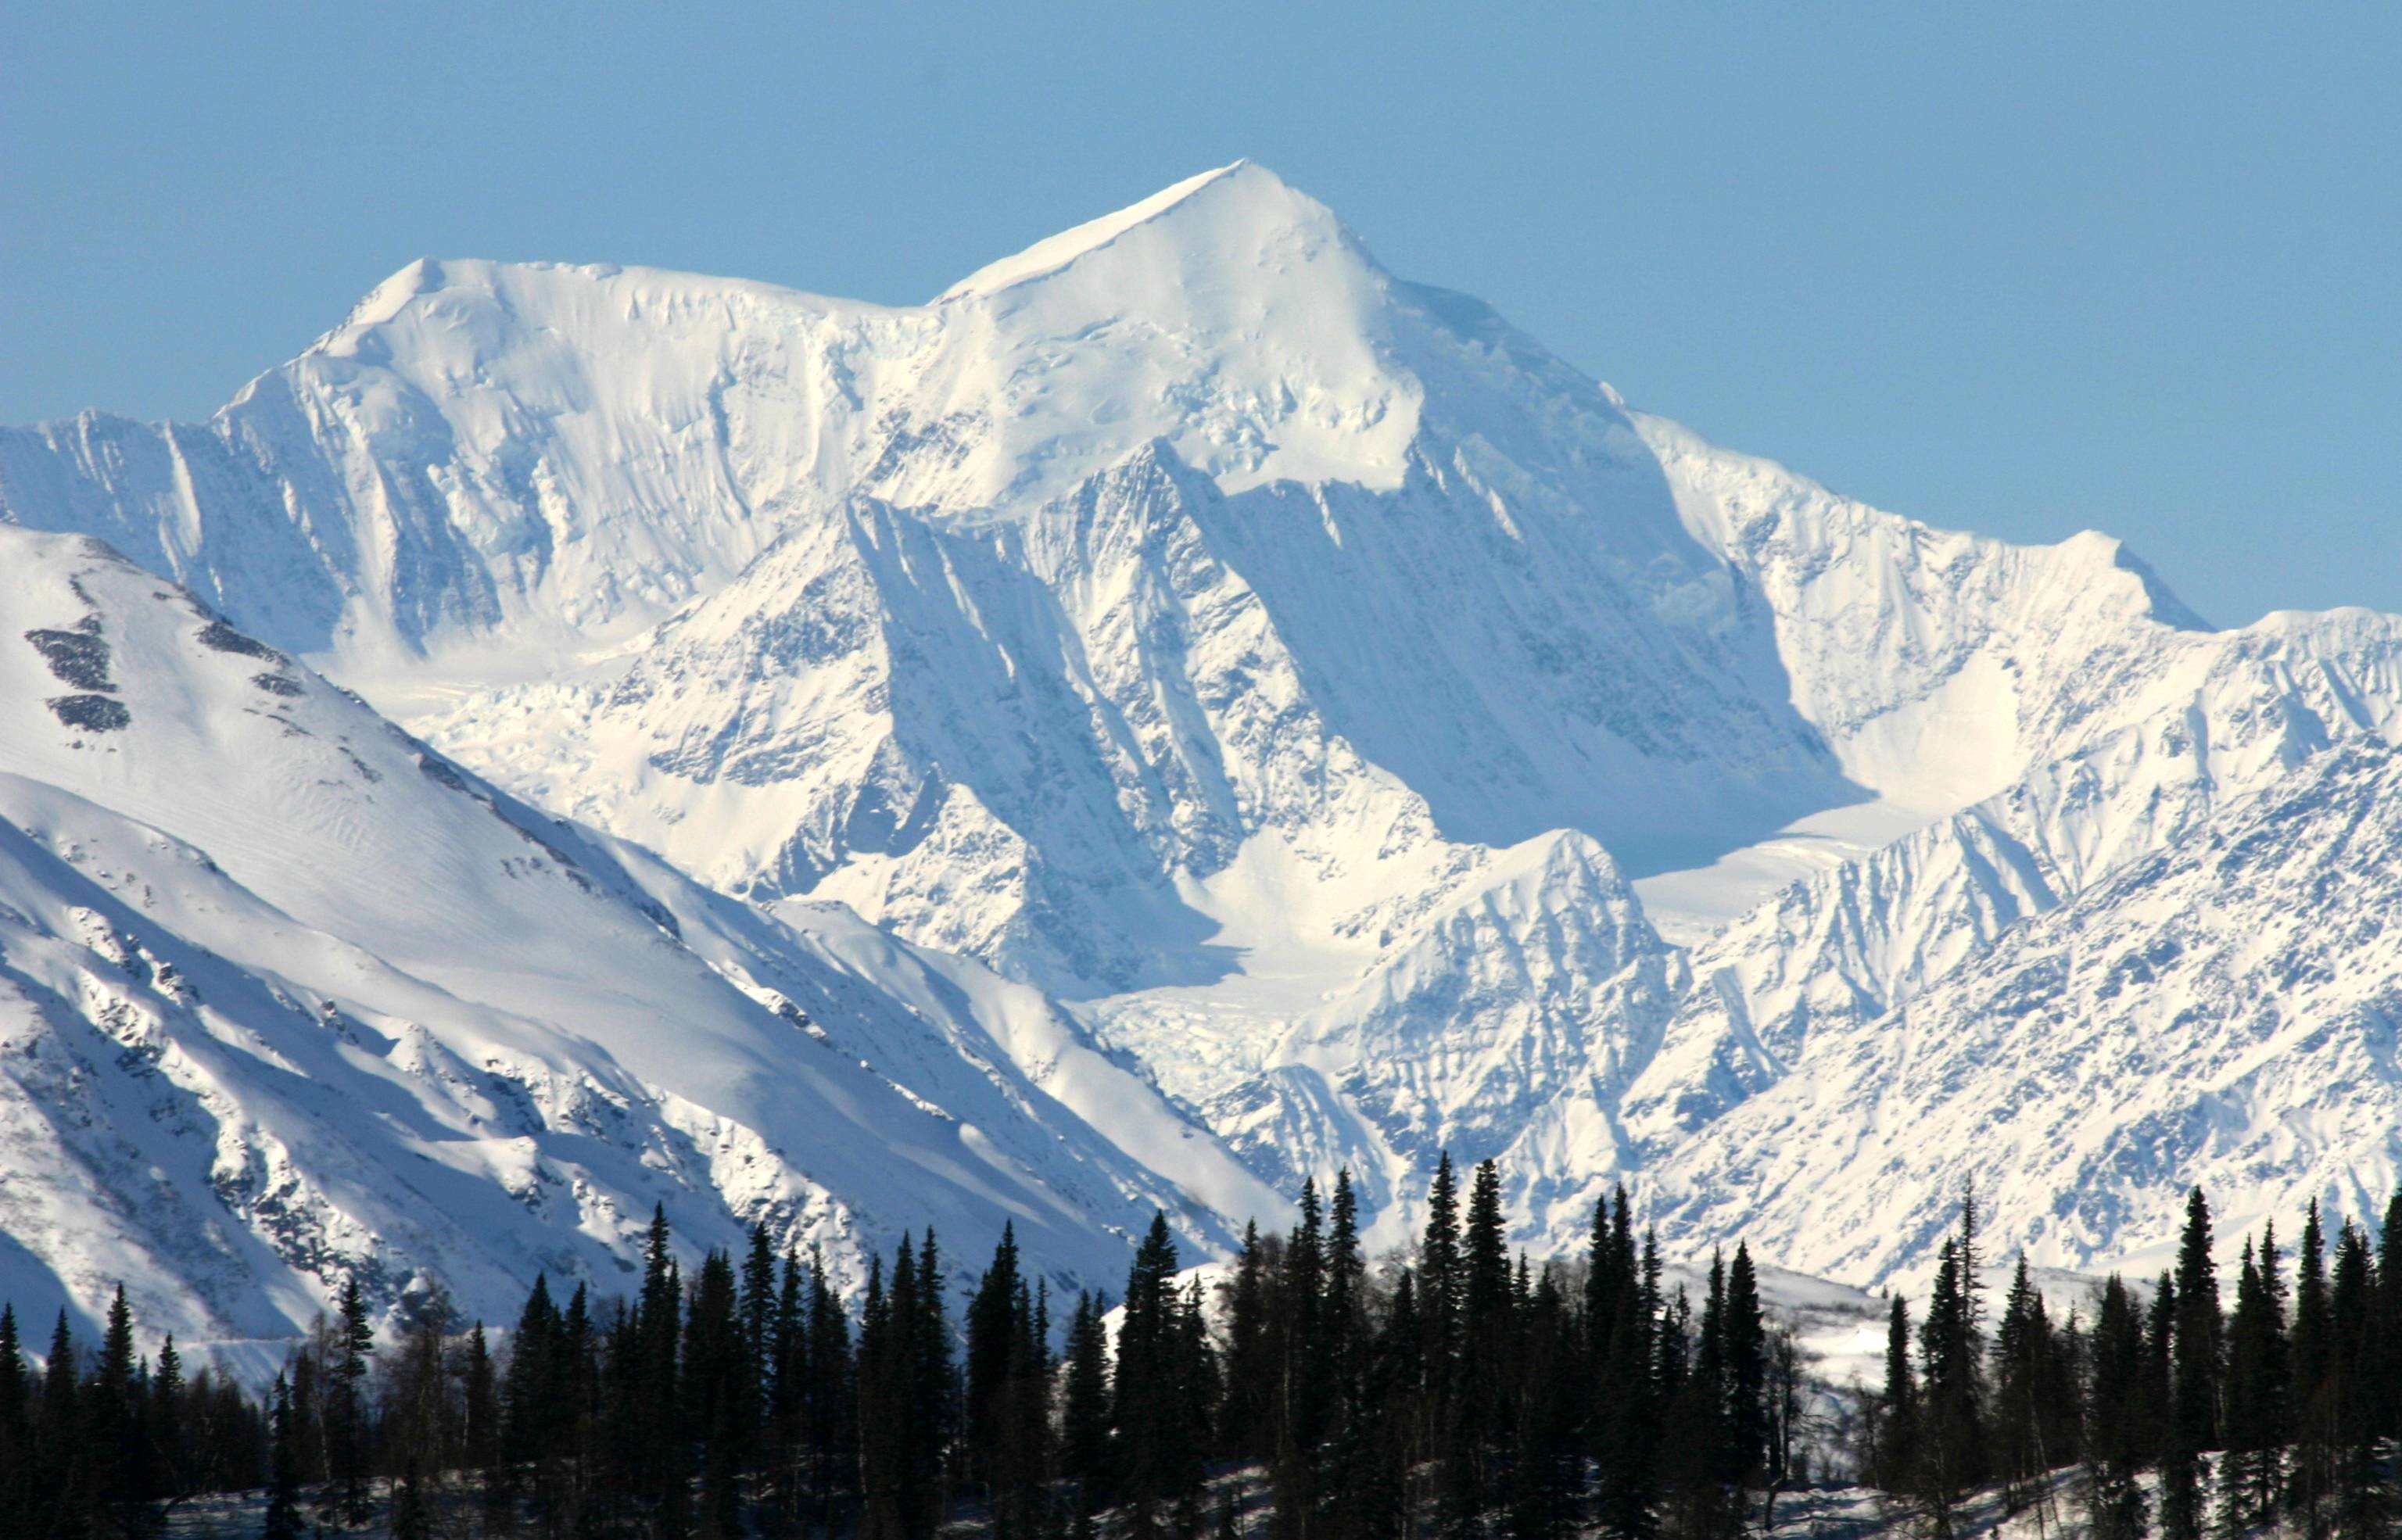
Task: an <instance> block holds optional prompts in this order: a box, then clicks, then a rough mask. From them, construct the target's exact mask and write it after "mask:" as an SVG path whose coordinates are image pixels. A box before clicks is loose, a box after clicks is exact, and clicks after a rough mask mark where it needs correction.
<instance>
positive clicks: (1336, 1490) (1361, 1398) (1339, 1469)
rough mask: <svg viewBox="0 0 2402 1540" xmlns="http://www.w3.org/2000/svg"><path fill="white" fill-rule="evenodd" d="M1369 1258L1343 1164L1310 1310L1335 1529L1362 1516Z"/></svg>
mask: <svg viewBox="0 0 2402 1540" xmlns="http://www.w3.org/2000/svg"><path fill="white" fill-rule="evenodd" d="M1367 1275H1368V1259H1367V1257H1366V1256H1365V1254H1363V1253H1362V1252H1361V1250H1360V1199H1359V1194H1358V1193H1357V1192H1355V1191H1354V1190H1353V1189H1352V1186H1351V1172H1350V1168H1349V1167H1347V1166H1346V1167H1345V1168H1344V1169H1342V1170H1340V1171H1338V1172H1336V1173H1335V1175H1334V1197H1333V1201H1332V1203H1331V1204H1330V1205H1329V1223H1328V1228H1327V1235H1326V1255H1325V1273H1324V1277H1325V1296H1324V1299H1323V1301H1322V1302H1321V1303H1320V1305H1319V1307H1318V1312H1317V1314H1318V1343H1319V1347H1318V1351H1319V1353H1320V1354H1321V1355H1322V1356H1323V1358H1324V1359H1325V1366H1326V1367H1325V1371H1324V1374H1323V1375H1322V1377H1321V1378H1322V1381H1323V1384H1322V1392H1321V1394H1322V1395H1323V1397H1324V1402H1323V1406H1322V1408H1321V1415H1322V1417H1323V1419H1324V1421H1323V1424H1322V1427H1321V1431H1320V1445H1321V1449H1322V1454H1321V1462H1322V1464H1323V1465H1324V1467H1325V1472H1326V1475H1325V1479H1324V1480H1322V1481H1321V1482H1320V1491H1321V1492H1322V1494H1323V1497H1324V1500H1325V1502H1326V1504H1327V1506H1328V1522H1329V1525H1330V1527H1331V1528H1332V1532H1333V1533H1335V1534H1338V1535H1342V1534H1350V1533H1358V1532H1359V1530H1360V1526H1361V1524H1362V1523H1363V1522H1364V1521H1365V1509H1366V1506H1367V1505H1368V1498H1367V1496H1366V1493H1365V1492H1363V1490H1362V1488H1363V1482H1364V1479H1365V1472H1366V1469H1367V1465H1368V1457H1369V1447H1370V1434H1369V1429H1368V1425H1367V1424H1368V1423H1369V1421H1370V1419H1371V1418H1372V1416H1373V1415H1374V1413H1373V1410H1372V1409H1371V1408H1370V1407H1369V1406H1368V1404H1367V1373H1368V1368H1369V1362H1370V1357H1371V1354H1372V1353H1373V1333H1372V1327H1371V1326H1370V1323H1369V1319H1368V1301H1367V1298H1366V1287H1367Z"/></svg>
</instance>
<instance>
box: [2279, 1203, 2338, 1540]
mask: <svg viewBox="0 0 2402 1540" xmlns="http://www.w3.org/2000/svg"><path fill="white" fill-rule="evenodd" d="M2292 1365H2293V1369H2292V1372H2293V1392H2292V1394H2293V1442H2292V1445H2291V1447H2290V1449H2289V1451H2288V1461H2289V1464H2290V1466H2291V1469H2290V1473H2289V1475H2288V1477H2287V1481H2288V1491H2289V1495H2288V1499H2287V1501H2288V1504H2289V1506H2291V1508H2292V1510H2293V1512H2294V1514H2295V1516H2296V1517H2297V1518H2298V1519H2299V1520H2300V1523H2301V1529H2302V1532H2303V1533H2305V1534H2306V1535H2310V1536H2312V1537H2313V1540H2315V1537H2317V1536H2320V1535H2323V1534H2325V1533H2326V1517H2327V1513H2328V1508H2327V1504H2328V1502H2329V1501H2330V1499H2331V1498H2332V1496H2333V1492H2334V1487H2335V1462H2336V1451H2337V1449H2338V1447H2339V1445H2340V1428H2339V1425H2338V1423H2339V1421H2340V1420H2339V1417H2338V1406H2337V1402H2338V1399H2339V1395H2340V1392H2339V1386H2338V1377H2337V1375H2336V1372H2335V1370H2336V1361H2335V1320H2334V1307H2333V1302H2332V1301H2331V1299H2329V1297H2328V1289H2327V1275H2326V1232H2325V1231H2324V1230H2323V1229H2322V1227H2321V1224H2320V1219H2319V1203H2318V1200H2317V1199H2316V1198H2312V1200H2311V1202H2310V1206H2309V1208H2308V1209H2307V1210H2306V1211H2305V1212H2304V1215H2303V1219H2302V1244H2301V1245H2300V1247H2299V1249H2298V1250H2297V1251H2296V1253H2295V1257H2294V1332H2293V1351H2292Z"/></svg>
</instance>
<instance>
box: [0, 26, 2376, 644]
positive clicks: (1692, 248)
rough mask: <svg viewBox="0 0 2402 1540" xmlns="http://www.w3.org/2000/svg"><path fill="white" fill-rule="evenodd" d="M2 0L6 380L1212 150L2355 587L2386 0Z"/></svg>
mask: <svg viewBox="0 0 2402 1540" xmlns="http://www.w3.org/2000/svg"><path fill="white" fill-rule="evenodd" d="M1485 8H1486V7H1464V6H1460V7H1427V6H1420V5H1413V4H1407V3H1403V0H1386V3H1384V4H1379V5H1374V6H1356V7H1353V6H1332V5H1306V6H1292V5H1269V6H1255V5H1250V4H1238V3H1232V0H1219V3H1215V4H1209V5H1178V4H1166V3H1163V4H1125V3H1123V0H1121V3H1118V4H1111V5H1100V6H1090V7H1086V6H1055V7H1035V6H1032V5H1007V6H1003V5H974V6H970V5H918V4H904V3H894V4H885V5H840V6H835V5H824V4H815V3H810V0H787V3H785V4H780V5H771V6H757V7H752V6H747V5H693V6H673V7H671V6H664V5H646V6H639V7H622V8H608V7H582V6H573V7H571V6H564V5H536V4H504V5H490V4H485V5H478V6H474V7H464V6H457V7H454V6H450V5H446V4H435V3H423V4H414V5H410V6H406V7H390V6H366V5H352V4H336V5H306V6H303V5H250V4H241V3H239V0H237V3H233V4H228V5H224V6H206V7H200V6H187V5H156V6H114V5H106V4H101V3H97V0H95V3H93V4H90V5H27V6H23V7H18V8H17V9H16V10H15V11H14V12H13V13H12V16H11V20H10V21H9V24H8V26H7V29H6V33H5V35H0V421H24V420H30V419H37V418H46V417H56V416H63V415H66V414H68V413H71V412H73V411H75V410H76V409H77V408H80V407H82V406H102V407H104V408H108V409H112V410H117V411H121V412H126V413H130V414H133V415H137V416H144V417H160V416H174V417H197V416H202V415H205V414H206V413H207V412H209V411H210V410H212V409H214V407H215V406H217V405H218V404H220V403H221V402H222V401H223V400H224V399H225V398H226V397H227V396H228V394H230V393H231V392H232V391H233V390H234V389H235V388H236V387H237V386H239V385H240V384H241V383H242V380H244V379H245V378H248V377H250V376H251V375H253V374H255V373H256V372H257V371H259V370H261V369H264V368H267V367H269V366H270V365H272V364H276V363H278V362H280V361H281V360H283V358H285V357H288V356H289V355H290V354H292V353H293V352H294V351H297V349H299V348H300V347H301V346H303V345H304V344H306V343H307V342H308V341H309V339H310V338H311V337H313V336H314V335H316V334H317V333H318V332H320V331H322V330H324V328H326V327H327V326H329V325H331V324H332V323H334V322H336V321H337V320H338V319H339V318H340V316H341V315H342V313H343V311H344V310H345V309H348V308H349V306H350V304H351V302H352V300H353V299H355V298H356V297H357V296H359V295H361V294H362V293H364V292H365V291H366V289H367V288H369V287H370V286H371V285H373V284H374V283H375V282H377V281H378V280H379V279H380V278H382V277H383V276H384V275H385V274H387V273H389V272H391V271H392V270H393V269H394V268H399V267H400V266H402V265H403V264H404V263H406V262H407V261H408V260H409V259H410V258H412V257H414V256H417V255H419V254H434V255H440V256H497V257H524V258H535V257H540V258H557V259H561V260H573V261H613V262H627V263H649V264H655V265H658V266H664V267H673V268H691V269H696V270H700V271H706V272H714V273H725V274H736V275H740V276H743V277H749V278H757V279H765V280H769V281H772V282H782V283H789V284H793V285H795V286H798V287H803V288H809V289H816V290H819V291H821V292H827V293H835V294H846V295H854V296H864V297H868V298H873V299H879V300H887V301H908V300H917V299H921V298H924V297H926V296H931V295H932V294H933V293H934V292H936V291H937V290H939V289H940V288H942V287H943V286H944V285H945V284H946V283H947V282H950V281H951V280H952V279H954V278H957V277H959V276H960V275H962V274H964V273H966V272H968V271H969V270H970V269H972V268H975V267H977V266H979V265H981V264H982V263H984V262H985V261H987V260H988V259H990V258H992V257H994V256H997V255H1000V254H1004V253H1007V252H1009V251H1012V250H1015V249H1016V248H1018V247H1020V246H1022V245H1024V244H1026V243H1028V242H1029V241H1033V240H1035V239H1037V238H1038V237H1041V236H1042V235H1045V234H1048V233H1050V232H1051V231H1053V230H1055V229H1057V228H1059V227H1064V226H1066V225H1070V224H1072V223H1075V222H1077V221H1079V220H1082V219H1084V218H1088V217H1090V216H1092V215H1094V214H1096V213H1102V212H1105V211H1107V210H1109V209H1111V208H1114V207H1117V206H1119V205H1122V204H1124V203H1126V202H1130V201H1132V200H1133V199H1137V198H1139V197H1141V196H1142V195H1144V194H1146V193H1148V192H1151V191H1153V190H1154V189H1155V188H1157V187H1159V186H1164V185H1165V184H1166V183H1169V182H1172V181H1175V180H1177V179H1179V178H1180V177H1183V176H1185V175H1188V174H1190V173H1192V172H1195V171H1198V170H1201V169H1204V168H1206V167H1208V166H1212V165H1216V164H1220V163H1222V162H1224V161H1227V160H1231V159H1234V158H1236V157H1239V156H1250V157H1252V158H1256V159H1258V160H1261V161H1263V162H1265V163H1266V164H1267V165H1269V166H1272V167H1274V168H1275V169H1276V170H1277V171H1278V172H1281V173H1282V174H1283V175H1284V176H1285V177H1286V178H1287V179H1288V180H1290V181H1291V182H1293V183H1294V184H1295V185H1297V186H1301V187H1303V188H1305V190H1307V191H1309V192H1311V193H1314V194H1316V195H1317V196H1318V197H1319V198H1321V199H1324V200H1326V201H1327V202H1328V203H1330V204H1332V206H1333V207H1334V209H1335V210H1336V211H1337V212H1338V213H1340V214H1342V216H1343V217H1344V218H1345V219H1346V220H1347V221H1348V222H1349V223H1350V224H1351V225H1352V227H1354V228H1356V229H1358V230H1359V231H1360V234H1361V235H1362V236H1363V237H1364V238H1365V239H1366V241H1368V243H1369V245H1370V246H1371V248H1372V249H1374V251H1375V252H1376V253H1377V254H1379V255H1380V256H1381V257H1382V258H1383V259H1384V260H1385V262H1386V263H1387V266H1389V267H1391V268H1394V269H1396V270H1398V271H1400V272H1401V273H1403V274H1404V275H1406V276H1409V277H1413V278H1418V279H1423V280H1426V281H1429V282H1438V283H1443V284H1446V285H1449V286H1452V287H1455V288H1461V289H1466V290H1469V291H1470V292H1472V293H1475V294H1478V295H1481V296H1484V297H1485V298H1487V299H1489V300H1491V301H1493V302H1494V303H1495V304H1496V305H1498V307H1499V308H1500V309H1502V310H1503V311H1504V312H1505V313H1507V314H1508V315H1510V316H1511V317H1512V318H1513V319H1514V320H1516V321H1517V322H1518V323H1520V324H1521V325H1523V326H1525V328H1526V329H1527V330H1529V331H1531V332H1533V333H1534V334H1535V335H1536V336H1538V337H1541V338H1542V339H1544V340H1545V341H1546V342H1548V343H1550V344H1551V345H1552V346H1553V348H1554V349H1556V350H1557V351H1560V352H1561V353H1562V354H1563V355H1565V356H1566V357H1567V358H1568V359H1570V360H1571V361H1573V362H1574V363H1576V364H1579V365H1581V367H1583V368H1585V369H1588V370H1590V371H1592V372H1593V373H1594V374H1596V375H1598V376H1600V377H1601V378H1605V379H1608V380H1609V381H1610V382H1612V383H1613V384H1615V385H1617V386H1618V387H1619V388H1620V389H1621V390H1622V391H1623V392H1625V393H1626V395H1627V396H1628V397H1629V398H1630V399H1631V400H1632V401H1634V402H1635V403H1636V404H1637V405H1639V406H1645V407H1648V408H1650V409H1652V410H1656V411H1660V412H1663V413H1665V414H1667V415H1669V416H1672V417H1675V418H1677V419H1682V420H1683V421H1685V422H1687V423H1689V424H1691V426H1693V427H1694V428H1696V429H1698V430H1700V431H1701V432H1703V433H1706V434H1708V435H1709V436H1710V437H1712V438H1715V439H1717V440H1719V442H1721V443H1725V444H1729V445H1732V446H1734V447H1740V448H1745V449H1749V450H1753V451H1755V452H1758V453H1761V454H1767V455H1772V456H1774V457H1776V458H1778V459H1781V460H1784V461H1788V463H1791V464H1793V465H1795V466H1796V467H1798V468H1800V469H1802V470H1804V471H1807V472H1809V473H1810V474H1814V475H1815V476H1817V477H1819V478H1820V479H1821V480H1824V481H1826V482H1828V483H1829V484H1831V485H1833V486H1834V487H1836V488H1840V489H1842V490H1843V491H1847V492H1850V493H1853V494H1855V495H1857V496H1860V497H1863V498H1866V499H1868V500H1870V501H1871V502H1878V503H1881V504H1883V505H1884V506H1887V507H1891V508H1895V509H1898V510H1900V511H1902V512H1906V513H1909V514H1912V515H1914V516H1919V517H1921V518H1925V519H1926V520H1928V521H1930V522H1934V523H1938V524H1945V525H1953V526H1966V527H1968V528H1973V529H1983V530H1987V531H1990V532H1993V533H1996V534H2002V535H2006V536H2009V537H2012V538H2018V539H2030V540H2036V539H2054V538H2058V537H2059V536H2062V535H2064V534H2067V533H2069V532H2071V531H2073V530H2075V529H2081V528H2086V527H2096V528H2101V529H2109V530H2112V531H2114V532H2116V533H2119V534H2122V535H2124V536H2126V537H2127V538H2128V540H2129V541H2130V543H2132V544H2133V545H2134V547H2135V548H2136V549H2137V550H2139V551H2141V552H2142V553H2144V554H2145V555H2147V557H2150V558H2151V559H2152V561H2153V562H2154V564H2155V565H2156V566H2158V567H2159V568H2160V570H2161V571H2162V572H2163V573H2164V575H2166V576H2167V578H2168V579H2169V581H2170V582H2171V583H2172V584H2173V585H2174V586H2175V587H2177V588H2178V589H2179V590H2180V591H2182V592H2183V593H2184V594H2185V595H2186V597H2187V598H2188V599H2189V600H2191V601H2192V602H2193V603H2194V604H2195V605H2196V606H2197V607H2198V608H2200V609H2201V610H2202V612H2204V613H2205V614H2207V615H2209V616H2211V617H2212V618H2213V619H2215V620H2217V621H2220V622H2221V623H2233V622H2240V621H2243V620H2246V619H2249V618H2251V617H2252V616H2253V615H2255V614H2257V613H2258V612H2261V611H2263V610H2265V609H2269V608H2272V607H2279V606H2306V607H2320V606H2325V605H2330V604H2336V603H2343V602H2356V603H2368V604H2373V605H2376V606H2378V607H2380V608H2384V609H2391V610H2402V85H2397V81H2398V80H2402V7H2395V6H2393V5H2391V4H2381V5H2376V6H2366V5H2363V6H2351V5H2327V6H2305V7H2269V6H2250V7H2229V6H2221V5H2215V4H2188V5H2156V4H2105V5H2095V4H2092V3H2091V0H2084V3H2080V4H2076V5H2053V4H2025V5H2012V6H1993V7H1972V6H1951V5H1926V4H1924V3H1914V4H1906V5H1871V4H1842V3H1830V4H1824V5H1806V6H1805V5H1789V4H1782V3H1771V0H1756V3H1753V4H1745V5H1733V6H1724V7H1720V6H1715V5H1696V4H1668V5H1662V4H1642V5H1637V4H1622V3H1616V0H1586V3H1584V4H1578V5H1567V6H1552V5H1543V4H1519V5H1512V6H1505V7H1492V9H1493V10H1494V11H1495V12H1496V13H1498V15H1499V16H1500V17H1501V18H1502V20H1498V21H1491V20H1470V19H1468V13H1469V12H1470V10H1471V9H1474V10H1483V9H1485Z"/></svg>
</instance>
